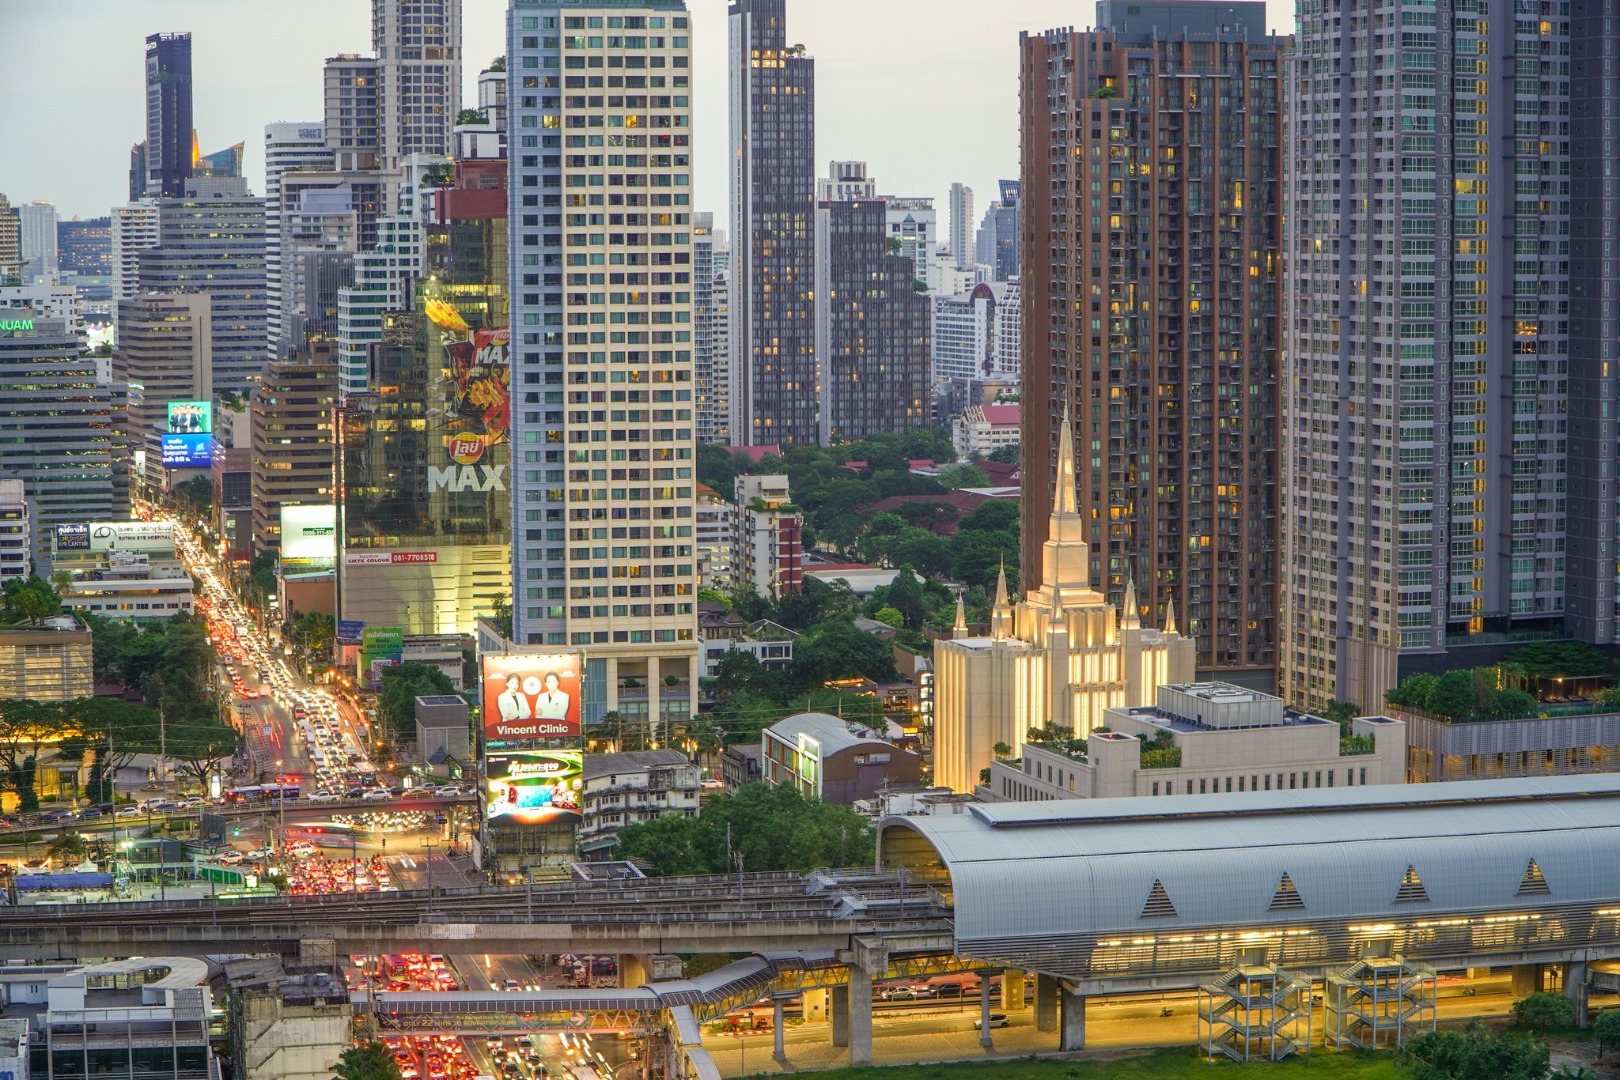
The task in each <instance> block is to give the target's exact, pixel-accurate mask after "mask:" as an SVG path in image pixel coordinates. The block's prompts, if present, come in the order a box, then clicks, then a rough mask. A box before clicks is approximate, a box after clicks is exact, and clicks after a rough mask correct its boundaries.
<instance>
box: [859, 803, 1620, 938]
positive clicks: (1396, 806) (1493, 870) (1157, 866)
mask: <svg viewBox="0 0 1620 1080" xmlns="http://www.w3.org/2000/svg"><path fill="white" fill-rule="evenodd" d="M881 828H882V829H884V830H888V829H892V828H905V829H911V830H914V831H916V832H917V833H919V834H921V835H922V836H923V837H924V838H925V839H926V840H927V841H928V842H929V843H930V844H931V845H932V846H933V848H934V850H935V851H936V852H938V853H939V855H940V857H941V859H942V860H943V861H944V863H945V865H946V867H947V868H948V869H949V871H950V874H951V885H952V889H953V892H954V899H955V919H956V932H957V936H958V938H960V939H964V940H975V941H980V940H986V939H995V938H1000V937H1021V936H1029V935H1043V934H1051V935H1067V934H1112V933H1118V932H1125V931H1129V932H1139V931H1141V930H1144V929H1152V928H1157V927H1166V928H1168V927H1175V926H1183V925H1185V926H1232V925H1242V924H1251V923H1264V924H1267V925H1279V924H1280V925H1286V924H1287V923H1289V922H1290V921H1304V920H1312V919H1321V918H1332V917H1357V918H1360V917H1367V918H1373V917H1377V916H1381V915H1393V914H1397V913H1403V912H1405V913H1410V912H1413V911H1416V910H1434V911H1437V912H1439V911H1455V910H1467V909H1482V908H1484V909H1488V908H1496V907H1500V908H1513V909H1515V910H1533V909H1534V908H1536V907H1538V906H1552V905H1557V904H1568V903H1573V902H1581V901H1590V900H1616V899H1620V776H1616V775H1601V776H1571V777H1551V778H1546V779H1535V780H1483V781H1474V782H1471V783H1456V784H1425V785H1421V786H1419V785H1413V786H1406V785H1392V786H1385V787H1367V788H1349V789H1343V788H1341V789H1334V790H1315V789H1313V790H1310V791H1281V792H1275V791H1274V792H1262V793H1258V794H1253V793H1251V794H1246V795H1235V794H1234V795H1220V796H1174V797H1161V798H1151V797H1144V798H1135V799H1093V800H1072V801H1054V802H1041V803H992V804H984V805H975V806H972V807H970V808H969V812H968V813H965V814H953V815H945V816H929V817H907V818H890V819H887V820H885V821H884V822H883V823H882V826H881ZM1531 859H1534V860H1535V861H1536V863H1537V865H1538V866H1539V867H1540V869H1541V872H1542V874H1543V876H1544V877H1545V878H1546V881H1547V885H1548V892H1547V893H1546V894H1540V895H1537V894H1527V895H1519V894H1518V890H1519V886H1520V884H1521V882H1522V881H1523V879H1524V875H1525V871H1526V868H1527V867H1528V865H1529V862H1530V860H1531ZM1409 866H1410V867H1412V868H1413V869H1414V870H1415V871H1416V873H1417V875H1418V876H1419V878H1420V879H1421V881H1422V883H1423V887H1424V889H1425V890H1426V891H1427V893H1428V896H1429V898H1430V900H1429V903H1428V904H1422V903H1418V904H1413V903H1399V904H1398V903H1396V899H1395V898H1396V894H1397V892H1398V890H1399V889H1400V885H1401V880H1402V878H1403V876H1404V875H1405V873H1406V870H1407V867H1409ZM1285 873H1286V874H1287V875H1288V876H1289V879H1290V880H1291V881H1292V882H1293V885H1294V888H1295V889H1297V890H1298V894H1299V897H1300V900H1301V901H1302V902H1303V906H1302V907H1290V908H1283V909H1279V910H1275V911H1274V910H1272V909H1271V902H1272V899H1273V898H1274V897H1275V895H1276V891H1277V886H1278V883H1279V882H1280V881H1281V880H1282V875H1283V874H1285ZM1155 881H1159V882H1161V883H1162V885H1163V887H1164V891H1165V893H1166V894H1167V895H1168V897H1169V899H1170V902H1171V904H1173V905H1174V908H1175V912H1176V914H1175V915H1174V916H1149V917H1144V915H1143V911H1144V906H1145V905H1146V903H1147V900H1148V896H1149V894H1150V892H1151V891H1152V890H1153V883H1154V882H1155ZM1010 897H1017V898H1018V902H1017V903H1008V899H1009V898H1010Z"/></svg>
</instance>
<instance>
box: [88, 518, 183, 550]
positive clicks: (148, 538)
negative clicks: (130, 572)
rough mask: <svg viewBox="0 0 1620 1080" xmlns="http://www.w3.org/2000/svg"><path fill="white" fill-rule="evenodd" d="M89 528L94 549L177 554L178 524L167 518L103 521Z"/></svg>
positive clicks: (91, 546)
mask: <svg viewBox="0 0 1620 1080" xmlns="http://www.w3.org/2000/svg"><path fill="white" fill-rule="evenodd" d="M89 528H90V550H91V551H148V552H160V553H165V554H171V555H172V554H173V553H174V525H173V524H171V523H170V522H167V521H103V522H96V523H92V524H91V525H90V526H89Z"/></svg>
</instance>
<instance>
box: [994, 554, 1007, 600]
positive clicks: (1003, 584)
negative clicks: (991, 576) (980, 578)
mask: <svg viewBox="0 0 1620 1080" xmlns="http://www.w3.org/2000/svg"><path fill="white" fill-rule="evenodd" d="M1007 605H1008V601H1007V556H1005V555H1003V556H1002V557H1001V569H999V570H997V571H996V608H997V610H1000V609H1001V608H1004V607H1006V606H1007Z"/></svg>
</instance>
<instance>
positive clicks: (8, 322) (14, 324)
mask: <svg viewBox="0 0 1620 1080" xmlns="http://www.w3.org/2000/svg"><path fill="white" fill-rule="evenodd" d="M33 328H34V320H33V319H0V330H32V329H33Z"/></svg>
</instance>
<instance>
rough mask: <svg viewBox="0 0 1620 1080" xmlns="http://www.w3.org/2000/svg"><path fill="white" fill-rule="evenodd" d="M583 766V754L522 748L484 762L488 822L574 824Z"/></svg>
mask: <svg viewBox="0 0 1620 1080" xmlns="http://www.w3.org/2000/svg"><path fill="white" fill-rule="evenodd" d="M584 764H585V753H584V751H582V750H523V751H515V752H512V753H508V754H500V755H495V756H491V757H489V758H487V759H486V760H485V763H484V784H485V800H486V809H487V813H488V817H489V821H490V824H492V825H546V824H550V823H553V822H558V823H563V822H566V823H568V824H577V823H578V822H579V817H580V814H579V802H580V788H581V786H582V785H583V783H584V781H583V779H582V774H583V773H584Z"/></svg>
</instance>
